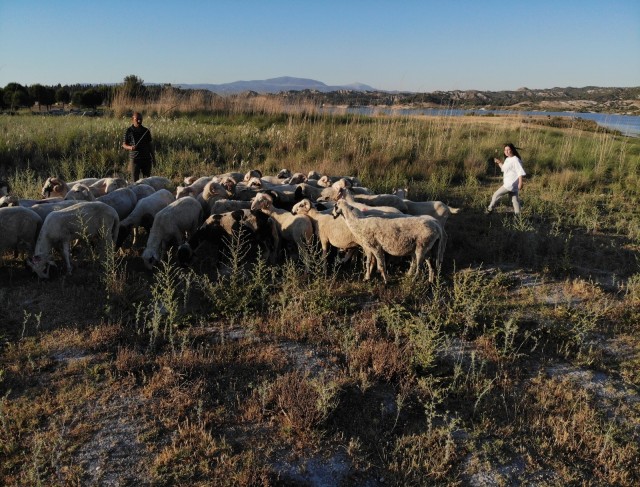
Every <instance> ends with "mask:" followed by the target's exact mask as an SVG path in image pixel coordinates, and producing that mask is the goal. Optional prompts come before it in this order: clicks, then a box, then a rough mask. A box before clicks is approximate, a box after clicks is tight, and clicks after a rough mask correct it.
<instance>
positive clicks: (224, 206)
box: [209, 200, 251, 215]
mask: <svg viewBox="0 0 640 487" xmlns="http://www.w3.org/2000/svg"><path fill="white" fill-rule="evenodd" d="M209 208H210V211H209V214H210V215H216V214H220V213H227V212H229V211H236V210H250V209H251V201H237V200H217V201H214V202H213V204H211V205H209Z"/></svg>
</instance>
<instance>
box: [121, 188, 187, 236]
mask: <svg viewBox="0 0 640 487" xmlns="http://www.w3.org/2000/svg"><path fill="white" fill-rule="evenodd" d="M173 201H176V200H175V199H174V197H173V194H172V193H171V191H169V190H166V189H160V190H158V191H156V192H155V193H153V194H152V195H150V196H147V197H146V198H143V199H141V200H140V201H138V202H137V203H136V206H135V207H134V208H133V210H132V211H131V213H129V215H128V216H127V217H126V218H124V219H123V220H121V221H120V229H119V231H118V238H117V240H116V247H117V248H120V247H121V246H122V244H123V243H124V241H125V240H126V239H127V237H128V236H129V234H130V233H131V231H132V230H135V229H137V228H138V227H144V228H145V230H146V231H147V232H149V231H150V230H151V226H152V225H153V219H154V218H155V216H156V214H157V213H158V212H159V211H160V210H162V209H164V208H166V207H167V206H169V205H170V204H171V203H172V202H173ZM136 240H137V234H135V233H134V239H133V243H134V244H135V242H136Z"/></svg>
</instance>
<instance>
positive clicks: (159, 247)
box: [142, 197, 202, 270]
mask: <svg viewBox="0 0 640 487" xmlns="http://www.w3.org/2000/svg"><path fill="white" fill-rule="evenodd" d="M145 199H147V198H145ZM142 201H144V200H142ZM201 221H202V206H201V205H200V203H199V202H198V200H196V199H195V198H189V197H187V198H180V199H178V200H175V201H174V202H173V203H171V204H170V205H169V206H167V207H166V208H163V209H162V210H160V211H159V212H158V213H157V214H156V216H155V218H154V220H153V225H152V226H151V231H150V232H149V238H148V239H147V246H146V248H145V249H144V252H143V253H142V260H143V261H144V265H145V267H146V268H147V269H149V270H151V269H152V268H153V266H154V264H156V263H157V262H159V261H160V260H161V259H162V256H163V255H164V252H165V251H166V249H167V248H168V247H169V245H171V244H174V243H175V244H177V245H180V244H182V243H183V242H184V238H185V233H187V234H192V233H194V232H195V231H196V230H197V229H198V226H199V225H200V222H201Z"/></svg>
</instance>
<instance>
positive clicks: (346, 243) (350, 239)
mask: <svg viewBox="0 0 640 487" xmlns="http://www.w3.org/2000/svg"><path fill="white" fill-rule="evenodd" d="M291 212H292V213H293V214H294V215H307V216H308V217H309V218H310V219H311V223H312V224H313V232H314V234H315V235H316V237H317V238H318V240H319V241H320V245H321V246H322V255H323V256H324V257H325V258H326V256H327V254H328V252H329V245H332V246H333V247H336V248H337V249H339V250H342V251H346V253H345V256H344V257H343V258H342V259H341V260H340V263H342V264H344V263H345V262H348V261H349V259H351V256H352V255H353V252H354V251H355V249H356V248H358V243H357V242H356V239H355V237H354V236H353V233H352V232H351V230H350V229H349V227H348V226H347V224H346V221H345V220H344V218H340V219H336V218H334V217H333V215H332V214H331V210H329V211H328V212H322V211H318V210H317V209H316V208H314V207H313V204H312V203H311V201H309V200H308V199H306V198H305V199H303V200H302V201H300V202H299V203H296V205H295V206H294V207H293V210H291Z"/></svg>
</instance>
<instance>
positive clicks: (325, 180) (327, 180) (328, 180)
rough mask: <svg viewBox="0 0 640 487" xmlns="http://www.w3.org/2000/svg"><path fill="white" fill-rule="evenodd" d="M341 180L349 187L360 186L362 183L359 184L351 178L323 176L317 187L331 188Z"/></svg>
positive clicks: (356, 179)
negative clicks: (346, 182)
mask: <svg viewBox="0 0 640 487" xmlns="http://www.w3.org/2000/svg"><path fill="white" fill-rule="evenodd" d="M341 179H344V180H346V181H348V183H349V185H350V186H349V187H351V186H362V183H361V182H360V180H359V179H358V178H356V177H353V176H327V175H324V176H322V177H321V178H320V179H318V186H322V187H324V188H329V187H331V186H333V185H334V184H335V183H336V182H338V181H340V180H341Z"/></svg>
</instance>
